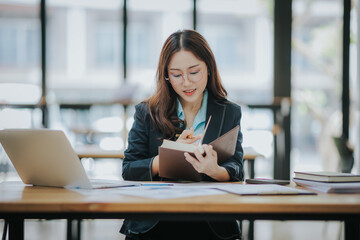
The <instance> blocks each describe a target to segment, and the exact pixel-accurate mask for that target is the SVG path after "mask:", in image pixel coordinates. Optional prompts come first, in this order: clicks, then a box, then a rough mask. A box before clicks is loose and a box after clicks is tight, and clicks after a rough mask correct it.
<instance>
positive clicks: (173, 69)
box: [169, 63, 200, 71]
mask: <svg viewBox="0 0 360 240" xmlns="http://www.w3.org/2000/svg"><path fill="white" fill-rule="evenodd" d="M197 66H200V63H198V64H195V65H192V66H190V67H188V69H190V68H194V67H197ZM169 70H178V71H180V70H181V69H179V68H170V69H169Z"/></svg>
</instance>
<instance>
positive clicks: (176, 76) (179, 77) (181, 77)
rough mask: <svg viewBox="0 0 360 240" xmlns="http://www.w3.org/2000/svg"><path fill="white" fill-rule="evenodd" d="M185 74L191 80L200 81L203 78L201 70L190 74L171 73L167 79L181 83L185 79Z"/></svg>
mask: <svg viewBox="0 0 360 240" xmlns="http://www.w3.org/2000/svg"><path fill="white" fill-rule="evenodd" d="M185 76H186V78H187V79H188V80H189V81H191V82H198V81H200V80H201V79H202V77H203V74H202V71H200V70H196V71H191V72H189V73H188V74H170V76H169V77H168V78H165V80H167V81H169V80H170V81H171V82H172V83H174V84H180V83H183V82H184V81H185Z"/></svg>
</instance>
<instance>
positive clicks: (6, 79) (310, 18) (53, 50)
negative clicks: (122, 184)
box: [0, 0, 360, 239]
mask: <svg viewBox="0 0 360 240" xmlns="http://www.w3.org/2000/svg"><path fill="white" fill-rule="evenodd" d="M359 13H360V6H359V1H358V0H251V1H248V0H102V1H99V0H77V1H71V0H0V129H6V128H51V129H60V130H63V131H64V132H65V133H66V135H67V136H68V138H69V140H70V141H71V143H72V145H73V147H74V149H76V150H79V149H82V150H83V151H85V152H86V151H93V150H94V149H95V151H108V152H111V151H113V152H116V153H122V152H123V151H124V149H125V148H126V144H127V140H126V138H127V133H128V131H129V130H130V128H131V126H132V123H133V114H134V106H135V105H136V104H137V103H139V102H140V101H141V100H143V99H145V98H147V97H149V96H150V95H151V94H152V93H153V91H154V89H155V88H154V87H155V71H156V66H157V62H158V58H159V54H160V50H161V47H162V44H163V43H164V41H165V39H166V38H167V37H168V36H169V35H170V34H171V33H173V32H175V31H177V30H179V29H196V30H197V31H199V32H200V33H201V34H202V35H203V36H204V37H205V38H206V39H207V40H208V42H209V44H210V47H211V48H212V50H213V52H214V54H215V58H216V60H217V64H218V66H219V70H220V74H221V77H222V81H223V83H224V85H225V87H226V89H227V91H228V93H229V99H230V100H232V101H234V102H236V103H237V104H239V105H241V106H242V111H243V116H242V122H241V128H242V132H243V135H244V142H243V145H244V147H246V148H247V149H251V150H252V151H255V152H256V154H257V155H256V156H258V157H257V158H256V161H255V177H268V178H278V179H290V178H292V176H293V171H296V170H299V171H300V170H307V171H310V170H311V171H320V170H327V171H341V169H340V168H339V167H340V164H341V162H342V158H343V156H342V155H341V151H339V148H338V147H337V145H335V142H334V139H335V138H341V139H342V141H343V142H344V143H346V144H347V145H346V146H347V148H348V149H350V150H351V152H352V153H353V156H352V157H354V158H355V164H354V167H353V168H352V169H350V171H352V172H354V173H359V170H360V166H359V164H358V163H359V159H360V142H359V141H360V140H359V133H360V120H359V118H360V84H359V82H360V81H359V75H358V73H357V69H358V68H359V66H360V64H359V62H358V60H357V59H358V56H359V55H360V45H359V39H358V32H359V29H360V27H359V18H358V16H359ZM82 163H83V165H84V167H85V168H86V170H87V173H88V174H89V175H90V176H91V177H101V178H115V179H120V178H121V160H119V159H118V158H105V159H98V158H96V159H95V158H91V157H90V158H83V159H82ZM245 164H248V162H245ZM245 167H246V166H245ZM351 167H352V166H351ZM245 169H246V168H245ZM246 177H249V173H248V172H247V171H246ZM4 180H19V178H18V175H17V173H16V171H15V169H14V168H13V166H12V164H11V162H10V160H9V159H8V157H7V156H6V153H5V151H4V150H3V149H2V147H1V146H0V182H2V181H4ZM104 221H105V220H103V221H101V220H97V221H88V222H84V223H83V227H84V228H83V229H85V230H83V234H84V235H85V236H86V239H103V238H104V236H105V235H106V234H108V235H106V237H105V238H109V239H118V238H119V237H120V236H119V234H118V232H117V230H118V228H119V225H120V224H121V220H116V221H112V222H109V223H108V222H106V221H105V222H104ZM1 224H2V222H0V225H1ZM59 224H60V228H59ZM300 224H301V225H299V223H297V224H295V223H293V222H277V221H273V222H270V223H269V221H256V224H255V236H256V239H341V231H342V230H341V225H339V224H338V223H329V222H326V223H319V222H315V223H314V222H306V223H304V222H301V223H300ZM44 226H45V227H44ZM339 226H340V227H339ZM104 227H107V228H108V229H109V231H106V233H104V231H103V230H104ZM26 228H27V230H26V232H27V233H28V232H30V233H29V234H28V235H27V239H33V238H34V239H38V238H37V237H39V234H37V233H38V232H39V231H41V232H42V234H41V236H42V237H43V239H49V238H53V237H54V236H55V235H54V231H55V232H58V233H59V235H57V236H59V239H63V238H64V234H65V228H66V223H65V222H64V221H61V220H59V221H55V222H54V221H46V222H45V221H43V222H37V221H35V220H33V221H27V224H26ZM302 229H308V230H309V229H311V230H309V231H303V230H302ZM244 230H245V232H244V234H246V228H244ZM99 233H100V235H99ZM104 234H105V235H104ZM109 234H110V235H109ZM245 239H246V238H245ZM250 239H251V238H250Z"/></svg>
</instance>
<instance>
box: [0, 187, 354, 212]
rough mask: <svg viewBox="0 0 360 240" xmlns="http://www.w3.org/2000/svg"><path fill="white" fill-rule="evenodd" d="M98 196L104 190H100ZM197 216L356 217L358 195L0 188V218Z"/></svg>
mask: <svg viewBox="0 0 360 240" xmlns="http://www.w3.org/2000/svg"><path fill="white" fill-rule="evenodd" d="M103 191H104V193H105V191H106V189H104V190H103ZM44 212H51V213H63V212H72V213H77V212H79V213H80V212H83V213H84V212H86V213H105V214H106V213H112V214H114V213H122V214H136V213H160V214H161V213H165V214H166V213H177V214H181V213H185V214H186V213H195V214H196V213H199V214H218V213H223V214H274V213H275V214H308V215H314V214H323V215H324V214H350V215H356V216H359V215H360V194H321V193H319V194H318V195H298V196H261V197H259V196H239V195H234V194H224V195H213V196H201V197H189V198H178V199H166V200H155V199H147V198H140V197H132V196H126V195H120V194H116V193H113V194H94V195H91V196H87V195H82V194H80V193H77V192H75V191H71V190H68V189H63V188H50V187H35V186H26V185H24V184H22V183H21V182H3V183H0V216H1V215H2V214H16V213H24V214H26V213H44Z"/></svg>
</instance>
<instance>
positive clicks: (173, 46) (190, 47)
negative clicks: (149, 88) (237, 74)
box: [146, 30, 227, 138]
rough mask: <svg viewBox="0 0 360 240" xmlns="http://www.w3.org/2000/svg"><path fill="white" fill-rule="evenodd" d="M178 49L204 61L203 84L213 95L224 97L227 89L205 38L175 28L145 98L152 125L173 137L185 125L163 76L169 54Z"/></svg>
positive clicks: (169, 85) (168, 39) (192, 32)
mask: <svg viewBox="0 0 360 240" xmlns="http://www.w3.org/2000/svg"><path fill="white" fill-rule="evenodd" d="M180 50H185V51H189V52H191V53H192V54H194V55H195V56H196V57H197V58H198V59H200V60H201V61H203V62H205V64H206V67H207V70H208V74H209V75H208V82H207V86H206V88H207V90H208V92H209V93H210V94H212V95H213V96H214V98H215V99H218V100H226V96H227V92H226V90H225V88H224V87H223V85H222V83H221V79H220V75H219V72H218V69H217V66H216V61H215V57H214V54H213V53H212V51H211V49H210V46H209V44H208V43H207V41H206V40H205V38H204V37H203V36H202V35H201V34H200V33H198V32H196V31H193V30H183V31H177V32H175V33H173V34H171V35H170V36H169V37H168V38H167V39H166V41H165V43H164V45H163V48H162V50H161V54H160V58H159V63H158V67H157V72H156V79H157V86H156V92H155V93H154V95H152V96H151V97H150V98H149V99H148V100H147V101H146V102H148V104H149V107H150V114H151V118H152V119H153V121H154V123H155V127H156V128H158V129H159V130H160V131H161V132H162V133H163V137H164V138H165V137H169V138H173V137H174V136H175V134H176V133H180V132H181V131H182V130H183V128H184V127H185V126H184V124H181V123H183V122H182V121H181V120H180V119H179V118H178V117H177V116H176V114H175V113H176V107H177V103H176V102H177V101H176V99H177V98H176V97H177V94H176V93H175V91H174V89H173V88H172V86H171V84H170V83H169V81H166V80H165V78H167V77H168V70H167V69H168V65H169V62H170V60H171V57H172V56H173V55H174V54H175V53H177V52H179V51H180ZM181 126H182V127H181Z"/></svg>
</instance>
